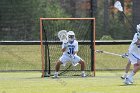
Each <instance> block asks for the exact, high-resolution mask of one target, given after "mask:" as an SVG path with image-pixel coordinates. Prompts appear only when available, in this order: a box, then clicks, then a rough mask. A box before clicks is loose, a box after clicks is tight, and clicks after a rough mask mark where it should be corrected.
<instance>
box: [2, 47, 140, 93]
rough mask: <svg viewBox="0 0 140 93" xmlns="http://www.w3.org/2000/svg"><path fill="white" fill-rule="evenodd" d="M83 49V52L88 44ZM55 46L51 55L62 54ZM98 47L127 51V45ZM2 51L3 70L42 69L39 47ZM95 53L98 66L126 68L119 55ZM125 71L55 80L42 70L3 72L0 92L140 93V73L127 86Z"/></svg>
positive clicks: (123, 60) (4, 48) (99, 72)
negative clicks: (121, 77)
mask: <svg viewBox="0 0 140 93" xmlns="http://www.w3.org/2000/svg"><path fill="white" fill-rule="evenodd" d="M84 48H85V49H82V50H83V51H81V53H82V54H84V51H86V48H87V47H84ZM88 48H89V47H88ZM54 49H57V48H53V49H51V50H50V51H51V53H52V54H51V57H52V58H53V57H55V58H56V57H59V56H60V52H56V50H54ZM96 49H97V50H104V51H109V52H114V53H119V54H121V53H125V52H127V49H128V45H117V46H116V45H114V46H113V45H105V46H97V47H96ZM0 51H1V53H0V71H7V70H8V71H9V70H10V71H12V70H19V71H20V70H41V53H40V46H0ZM58 55H59V56H58ZM95 56H96V69H123V68H124V67H125V65H126V62H127V59H122V58H121V57H118V56H112V55H106V54H96V55H95ZM83 57H84V56H83ZM85 57H86V56H85ZM88 60H89V59H88ZM52 62H53V64H54V62H55V60H54V59H53V60H52ZM122 74H123V71H97V72H96V77H86V78H81V77H80V76H66V77H64V76H61V77H60V78H59V79H52V78H51V77H49V78H41V72H0V93H139V87H140V79H139V77H140V74H139V73H138V74H136V76H135V77H134V79H135V82H134V84H133V85H127V86H126V85H124V84H123V80H121V79H120V76H121V75H122Z"/></svg>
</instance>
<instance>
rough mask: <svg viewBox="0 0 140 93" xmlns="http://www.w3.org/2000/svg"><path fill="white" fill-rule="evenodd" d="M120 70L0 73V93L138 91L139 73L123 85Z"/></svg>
mask: <svg viewBox="0 0 140 93" xmlns="http://www.w3.org/2000/svg"><path fill="white" fill-rule="evenodd" d="M121 75H122V72H117V71H108V72H107V71H102V72H99V71H97V72H96V77H86V78H81V77H67V78H64V77H60V78H59V79H52V78H51V77H48V78H41V77H40V76H41V73H40V72H20V73H19V72H18V73H17V72H16V73H12V72H11V73H0V93H139V88H140V79H139V77H140V74H136V76H135V78H134V79H135V83H134V84H133V85H124V84H123V80H121V79H120V76H121Z"/></svg>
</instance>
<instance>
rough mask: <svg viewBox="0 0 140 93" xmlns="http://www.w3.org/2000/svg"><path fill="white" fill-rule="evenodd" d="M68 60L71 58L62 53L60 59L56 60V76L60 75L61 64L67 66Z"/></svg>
mask: <svg viewBox="0 0 140 93" xmlns="http://www.w3.org/2000/svg"><path fill="white" fill-rule="evenodd" d="M68 61H69V59H68V57H67V56H66V55H62V56H61V57H60V58H59V60H58V61H57V62H56V65H55V73H54V77H55V78H57V77H58V71H59V70H60V65H61V64H63V66H65V65H66V63H67V62H68Z"/></svg>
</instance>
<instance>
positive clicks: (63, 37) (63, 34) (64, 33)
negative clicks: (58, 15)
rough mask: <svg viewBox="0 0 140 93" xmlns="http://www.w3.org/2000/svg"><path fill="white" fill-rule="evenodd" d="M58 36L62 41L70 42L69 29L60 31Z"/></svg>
mask: <svg viewBox="0 0 140 93" xmlns="http://www.w3.org/2000/svg"><path fill="white" fill-rule="evenodd" d="M58 38H59V39H60V41H62V42H64V43H67V42H68V38H67V31H66V30H61V31H59V32H58Z"/></svg>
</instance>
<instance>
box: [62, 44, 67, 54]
mask: <svg viewBox="0 0 140 93" xmlns="http://www.w3.org/2000/svg"><path fill="white" fill-rule="evenodd" d="M67 47H68V43H64V42H63V44H62V52H64V51H66V49H67Z"/></svg>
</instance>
